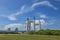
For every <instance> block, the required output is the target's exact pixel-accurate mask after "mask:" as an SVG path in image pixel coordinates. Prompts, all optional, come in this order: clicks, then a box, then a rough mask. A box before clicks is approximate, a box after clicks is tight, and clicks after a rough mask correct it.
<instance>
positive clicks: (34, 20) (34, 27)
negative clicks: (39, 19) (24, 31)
mask: <svg viewBox="0 0 60 40" xmlns="http://www.w3.org/2000/svg"><path fill="white" fill-rule="evenodd" d="M33 27H34V31H35V17H33Z"/></svg>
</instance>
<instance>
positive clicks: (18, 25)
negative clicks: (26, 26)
mask: <svg viewBox="0 0 60 40" xmlns="http://www.w3.org/2000/svg"><path fill="white" fill-rule="evenodd" d="M19 27H22V24H19V23H18V24H17V23H14V24H8V25H5V29H8V28H19Z"/></svg>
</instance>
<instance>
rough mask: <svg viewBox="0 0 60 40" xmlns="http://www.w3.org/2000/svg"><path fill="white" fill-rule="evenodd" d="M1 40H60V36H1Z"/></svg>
mask: <svg viewBox="0 0 60 40" xmlns="http://www.w3.org/2000/svg"><path fill="white" fill-rule="evenodd" d="M0 40H60V36H49V35H20V34H0Z"/></svg>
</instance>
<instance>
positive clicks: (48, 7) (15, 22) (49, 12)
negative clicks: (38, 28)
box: [0, 0, 60, 30]
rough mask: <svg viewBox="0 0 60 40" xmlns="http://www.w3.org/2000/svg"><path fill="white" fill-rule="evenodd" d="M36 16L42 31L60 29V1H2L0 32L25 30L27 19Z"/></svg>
mask: <svg viewBox="0 0 60 40" xmlns="http://www.w3.org/2000/svg"><path fill="white" fill-rule="evenodd" d="M34 16H35V17H36V21H37V22H38V20H40V21H41V23H42V29H60V0H0V30H4V29H7V28H9V27H10V28H16V27H18V28H19V30H24V28H25V27H24V26H25V20H26V18H27V17H28V18H29V19H30V20H33V17H34Z"/></svg>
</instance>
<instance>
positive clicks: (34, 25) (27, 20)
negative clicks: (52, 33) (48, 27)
mask: <svg viewBox="0 0 60 40" xmlns="http://www.w3.org/2000/svg"><path fill="white" fill-rule="evenodd" d="M32 22H33V27H34V32H35V31H36V25H38V26H39V28H40V30H41V22H40V20H39V24H35V17H33V21H30V20H29V18H27V19H26V31H27V32H29V31H31V23H32Z"/></svg>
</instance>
